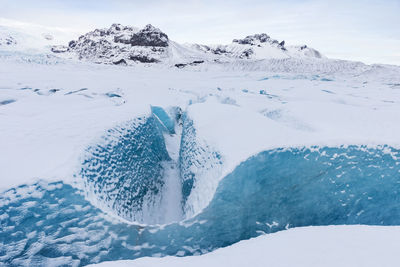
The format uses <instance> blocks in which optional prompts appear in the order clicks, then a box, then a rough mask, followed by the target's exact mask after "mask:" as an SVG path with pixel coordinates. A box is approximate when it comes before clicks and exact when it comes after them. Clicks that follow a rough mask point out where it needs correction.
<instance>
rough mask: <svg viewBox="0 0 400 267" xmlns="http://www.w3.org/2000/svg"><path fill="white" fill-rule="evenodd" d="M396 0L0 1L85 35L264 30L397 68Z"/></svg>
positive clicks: (3, 13) (205, 35)
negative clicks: (147, 29) (105, 30)
mask: <svg viewBox="0 0 400 267" xmlns="http://www.w3.org/2000/svg"><path fill="white" fill-rule="evenodd" d="M399 14H400V0H380V1H378V0H337V1H329V0H326V1H321V0H320V1H317V0H280V1H269V0H264V1H262V0H249V1H239V0H234V1H229V2H228V1H218V0H214V1H211V0H206V1H199V0H186V1H178V0H172V1H167V0H147V1H143V0H142V1H138V0H130V1H129V0H79V1H78V0H36V1H34V0H0V18H6V19H11V20H17V21H22V22H27V23H32V24H40V25H45V26H51V27H63V28H68V29H72V30H75V31H78V32H85V31H89V30H92V29H94V28H98V27H108V26H110V24H112V23H114V22H118V23H122V24H126V25H132V26H138V27H142V26H144V25H145V24H148V23H151V24H153V25H154V26H156V27H158V28H160V29H161V30H163V31H164V32H165V33H167V34H168V36H169V37H170V39H172V40H174V41H178V42H190V43H194V42H196V43H204V44H216V43H230V42H231V41H232V39H234V38H241V37H244V36H246V35H250V34H254V33H261V32H265V33H267V34H269V35H270V36H271V37H272V38H275V39H278V40H285V41H286V42H287V44H307V45H309V46H311V47H314V48H316V49H317V50H319V51H321V52H322V53H323V54H325V55H326V56H328V57H332V58H342V59H352V60H361V61H364V62H366V63H389V64H397V65H400V15H399Z"/></svg>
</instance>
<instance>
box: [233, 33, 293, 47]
mask: <svg viewBox="0 0 400 267" xmlns="http://www.w3.org/2000/svg"><path fill="white" fill-rule="evenodd" d="M232 42H233V43H238V44H241V45H252V46H255V45H258V46H259V45H261V44H266V43H267V44H273V45H276V46H278V47H280V48H282V49H284V46H285V41H282V42H279V41H278V40H275V39H272V38H271V37H270V36H269V35H268V34H266V33H260V34H254V35H249V36H246V37H245V38H244V39H234V40H233V41H232Z"/></svg>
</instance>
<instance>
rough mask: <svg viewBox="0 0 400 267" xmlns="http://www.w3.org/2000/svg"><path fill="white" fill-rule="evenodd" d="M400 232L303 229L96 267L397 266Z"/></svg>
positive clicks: (359, 228) (368, 228)
mask: <svg viewBox="0 0 400 267" xmlns="http://www.w3.org/2000/svg"><path fill="white" fill-rule="evenodd" d="M399 242H400V228H399V227H397V226H396V227H382V226H380V227H376V226H327V227H302V228H295V229H290V230H287V231H282V232H279V233H275V234H270V235H265V236H260V237H257V238H253V239H250V240H246V241H241V242H239V243H237V244H235V245H232V246H230V247H226V248H222V249H219V250H216V251H214V252H211V253H208V254H205V255H201V256H193V257H165V258H141V259H138V260H134V261H116V262H104V263H101V264H96V265H93V266H96V267H100V266H118V267H147V266H168V267H169V266H175V267H179V266H193V267H197V266H198V267H203V266H210V267H213V266H215V267H219V266H238V267H239V266H240V267H241V266H252V267H264V266H274V267H280V266H282V267H283V266H304V267H314V266H315V267H317V266H332V267H337V266H343V267H345V266H348V267H354V266H364V267H367V266H371V267H375V266H382V267H383V266H387V267H389V266H395V265H396V264H397V262H398V256H397V254H398V251H397V245H396V244H398V243H399Z"/></svg>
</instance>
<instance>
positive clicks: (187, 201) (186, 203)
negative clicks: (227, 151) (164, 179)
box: [179, 114, 223, 218]
mask: <svg viewBox="0 0 400 267" xmlns="http://www.w3.org/2000/svg"><path fill="white" fill-rule="evenodd" d="M222 163H223V162H222V157H221V155H220V154H219V153H218V152H217V151H216V150H215V149H213V148H211V147H210V146H209V145H208V144H207V142H206V141H205V140H203V139H202V138H201V137H199V136H198V135H197V132H196V128H195V125H194V123H193V120H192V119H191V118H190V116H189V115H188V114H184V116H183V128H182V138H181V146H180V151H179V166H180V176H181V181H182V198H183V199H182V205H183V210H184V214H185V217H186V218H190V217H191V216H193V215H194V214H196V213H198V212H200V211H201V210H202V209H203V208H205V207H206V206H207V205H208V204H209V203H210V201H211V199H212V197H213V195H214V193H215V190H216V189H217V186H218V182H219V179H218V178H219V176H220V175H221V169H222Z"/></svg>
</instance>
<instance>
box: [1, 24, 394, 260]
mask: <svg viewBox="0 0 400 267" xmlns="http://www.w3.org/2000/svg"><path fill="white" fill-rule="evenodd" d="M2 31H4V29H3V30H2ZM12 33H13V32H12V31H10V32H8V31H7V36H6V38H7V39H6V38H3V39H4V40H9V39H10V36H9V35H10V34H11V37H12ZM117 37H118V38H117ZM12 38H13V39H12V40H15V42H14V41H13V42H11V41H10V42H2V43H0V140H1V141H0V151H1V153H0V178H1V184H0V188H1V193H0V265H1V264H3V265H5V266H47V265H52V266H65V265H66V266H84V265H88V264H92V263H100V262H105V261H116V260H129V259H137V258H142V257H145V256H152V257H161V256H190V255H200V254H205V253H208V252H211V251H214V250H217V251H218V249H219V248H222V247H227V246H230V245H232V244H235V243H237V242H239V241H242V240H246V239H250V238H253V237H257V236H261V235H265V234H270V233H274V232H278V231H281V230H286V229H289V228H296V227H301V226H327V225H359V224H364V225H379V226H393V225H400V216H399V214H400V210H399V190H400V188H399V184H400V183H399V178H400V164H399V160H400V142H399V141H398V134H397V133H398V132H399V131H400V127H399V124H398V123H397V121H398V118H399V117H400V109H399V107H398V105H399V103H400V91H399V90H398V89H399V84H400V78H399V77H400V68H399V67H397V66H389V65H365V64H363V63H360V62H349V61H343V60H332V59H328V58H326V57H324V56H323V55H321V54H320V53H319V52H318V51H316V50H314V49H311V48H308V47H307V46H298V47H297V46H295V47H293V46H287V45H285V42H278V41H277V40H274V39H272V38H271V37H269V36H268V35H266V34H258V35H250V36H247V37H245V38H244V39H237V40H234V41H233V42H232V44H228V45H218V46H205V45H180V44H177V43H175V42H173V41H171V40H169V39H168V36H167V35H165V34H164V33H163V32H161V31H160V30H159V29H157V28H155V27H153V26H151V25H150V26H146V27H145V28H144V29H142V30H139V29H136V28H133V27H125V26H121V25H119V24H115V25H113V26H112V27H111V28H108V29H103V30H102V29H100V30H95V31H93V32H90V33H88V34H86V35H83V36H81V37H80V38H78V39H77V40H75V41H73V42H72V43H68V46H65V47H62V46H54V44H53V42H50V43H48V42H47V41H46V40H47V39H45V40H39V41H38V43H40V42H44V43H45V44H46V45H44V46H41V49H40V50H35V51H34V52H32V51H27V50H23V49H21V47H20V46H18V44H19V43H21V42H22V43H23V42H24V40H25V39H26V38H28V37H24V35H23V34H18V35H15V37H12ZM24 38H25V39H24ZM29 38H31V36H29ZM29 38H28V39H29ZM39 38H42V37H39ZM115 38H117V39H115ZM3 39H1V38H0V40H3ZM28 39H26V40H28ZM10 40H11V39H10ZM115 40H117V41H115ZM92 44H93V45H92ZM154 44H155V45H154ZM5 45H7V47H6V48H4V47H3V46H5ZM22 47H23V46H22ZM110 49H111V50H110ZM99 51H100V52H99ZM103 52H104V53H105V54H104V56H102V54H101V53H103ZM132 55H134V57H131V56H132ZM148 59H154V61H151V62H150V61H149V60H148ZM121 60H125V63H126V64H123V61H121ZM116 62H119V63H118V64H116ZM94 63H96V64H94ZM98 63H101V64H98ZM355 227H356V226H355ZM266 236H268V235H266ZM265 253H266V254H267V253H268V252H265Z"/></svg>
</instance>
